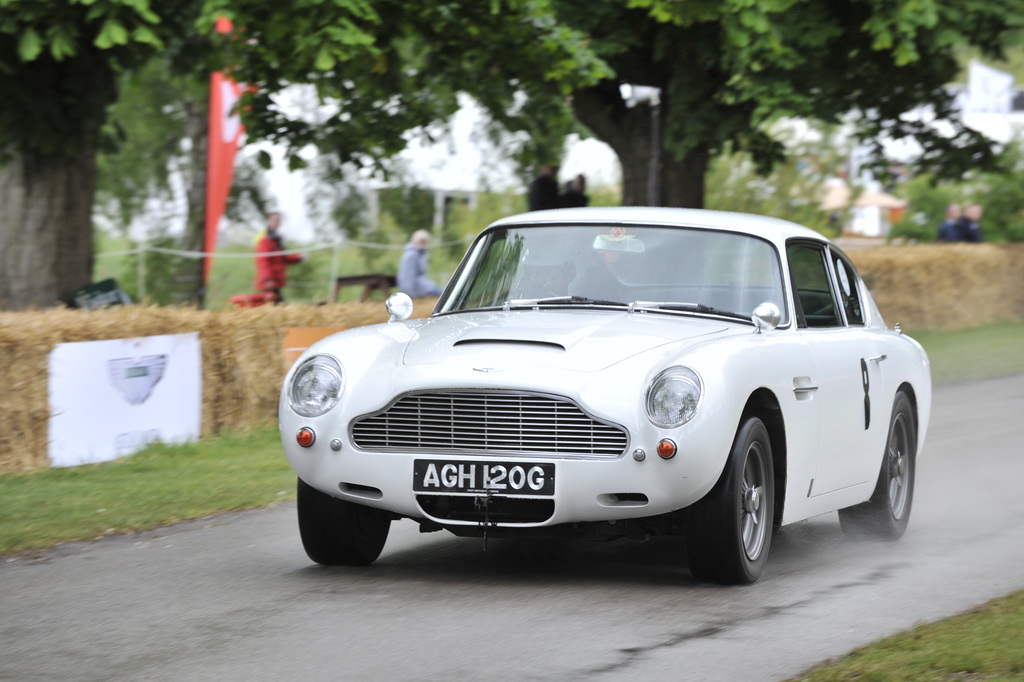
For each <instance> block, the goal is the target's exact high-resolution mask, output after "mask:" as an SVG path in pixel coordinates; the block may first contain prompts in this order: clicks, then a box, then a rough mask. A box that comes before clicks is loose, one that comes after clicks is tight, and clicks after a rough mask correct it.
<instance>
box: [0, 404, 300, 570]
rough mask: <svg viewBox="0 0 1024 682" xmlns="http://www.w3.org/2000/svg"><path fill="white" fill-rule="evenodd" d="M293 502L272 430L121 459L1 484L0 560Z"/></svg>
mask: <svg viewBox="0 0 1024 682" xmlns="http://www.w3.org/2000/svg"><path fill="white" fill-rule="evenodd" d="M293 499H295V474H294V473H293V472H292V469H291V467H290V466H289V465H288V461H287V460H286V459H285V458H284V455H283V454H282V451H281V440H280V437H279V436H278V433H277V428H276V424H272V423H268V424H267V425H266V426H264V427H262V428H258V429H254V430H252V431H250V432H247V433H239V434H225V435H221V436H217V437H214V438H208V439H205V440H203V441H200V442H196V443H188V444H184V445H173V446H172V445H160V444H157V445H154V446H151V447H149V448H147V449H146V450H144V451H142V452H140V453H138V454H136V455H134V456H132V457H127V458H124V459H119V460H115V461H113V462H103V463H101V464H86V465H83V466H78V467H67V468H54V469H45V470H41V471H35V472H31V473H27V474H11V475H6V476H0V519H2V522H0V554H7V553H12V552H23V551H27V550H34V549H42V548H45V547H49V546H51V545H54V544H57V543H60V542H67V541H71V540H91V539H94V538H97V537H101V536H103V535H111V534H115V533H130V532H133V531H138V530H144V529H148V528H155V527H157V526H161V525H165V524H168V523H174V522H176V521H182V520H184V519H191V518H197V517H200V516H205V515H207V514H214V513H217V512H224V511H232V510H239V509H253V508H256V507H265V506H267V505H271V504H274V503H275V502H279V501H281V500H293Z"/></svg>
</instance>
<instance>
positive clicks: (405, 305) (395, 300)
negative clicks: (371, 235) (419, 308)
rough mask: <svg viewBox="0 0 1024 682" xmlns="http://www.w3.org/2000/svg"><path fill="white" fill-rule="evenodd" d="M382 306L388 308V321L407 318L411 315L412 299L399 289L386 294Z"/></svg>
mask: <svg viewBox="0 0 1024 682" xmlns="http://www.w3.org/2000/svg"><path fill="white" fill-rule="evenodd" d="M384 306H385V307H386V308H387V309H388V315H390V316H391V317H390V318H389V319H388V322H394V321H395V320H408V319H409V316H410V315H412V299H411V298H409V294H406V293H403V292H401V291H399V292H397V293H394V294H391V295H390V296H388V300H387V301H385V302H384Z"/></svg>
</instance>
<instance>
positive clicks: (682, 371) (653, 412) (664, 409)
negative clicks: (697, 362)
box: [647, 367, 704, 428]
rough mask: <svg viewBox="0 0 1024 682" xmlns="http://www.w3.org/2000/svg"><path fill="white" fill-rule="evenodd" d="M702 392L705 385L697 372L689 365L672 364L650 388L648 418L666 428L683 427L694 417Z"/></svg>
mask: <svg viewBox="0 0 1024 682" xmlns="http://www.w3.org/2000/svg"><path fill="white" fill-rule="evenodd" d="M703 395H704V386H703V384H702V383H701V380H700V376H698V375H697V373H696V372H694V371H693V370H692V369H690V368H689V367H670V368H668V369H666V370H665V371H664V372H662V373H661V374H659V375H658V376H656V377H655V378H654V381H652V382H651V386H650V388H648V389H647V418H648V419H650V420H651V423H653V424H654V425H655V426H661V427H663V428H675V427H677V426H682V425H683V424H685V423H686V422H688V421H690V420H691V419H693V415H694V414H696V412H697V408H698V407H699V406H700V400H701V398H702V397H703Z"/></svg>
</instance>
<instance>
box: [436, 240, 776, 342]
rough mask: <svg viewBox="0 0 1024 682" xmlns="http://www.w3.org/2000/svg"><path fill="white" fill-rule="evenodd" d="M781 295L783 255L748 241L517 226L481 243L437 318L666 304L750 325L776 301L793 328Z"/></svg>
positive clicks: (765, 244)
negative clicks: (523, 309) (527, 308)
mask: <svg viewBox="0 0 1024 682" xmlns="http://www.w3.org/2000/svg"><path fill="white" fill-rule="evenodd" d="M782 292H783V288H782V276H781V270H780V265H779V257H778V254H777V252H776V251H775V249H774V247H773V246H772V245H771V244H769V243H768V242H766V241H763V240H761V239H758V238H756V237H753V236H750V235H744V234H736V233H732V232H718V231H712V230H699V229H690V228H680V227H646V226H636V227H634V226H629V227H620V226H609V225H604V226H595V225H558V226H549V225H545V226H517V227H508V228H503V229H498V230H493V231H491V232H488V233H487V234H486V235H485V236H484V237H483V238H482V239H480V240H479V241H477V242H476V244H474V246H473V248H472V249H471V250H470V251H469V253H467V254H466V257H465V259H464V261H463V264H462V266H461V267H460V269H459V272H458V273H457V274H456V278H455V281H454V283H453V286H452V287H451V288H450V289H449V290H448V292H447V293H446V295H445V296H444V297H443V298H442V299H441V301H440V302H439V303H438V308H437V312H439V313H446V312H456V311H461V310H472V309H479V308H500V307H503V306H506V305H508V306H510V307H515V306H524V305H531V306H536V305H558V306H577V305H605V306H607V305H614V304H621V305H623V306H626V305H628V304H630V303H633V304H635V306H637V307H651V308H659V307H660V309H666V310H670V309H672V308H671V307H670V306H668V305H667V304H672V303H677V304H694V306H695V308H694V310H696V311H697V312H708V310H707V309H711V310H714V311H721V312H725V313H735V314H738V315H742V316H744V317H746V318H749V316H750V313H751V311H753V309H754V308H755V307H756V306H757V305H758V304H760V303H763V302H765V301H770V302H772V303H775V304H776V305H777V306H778V307H779V310H780V311H782V317H783V319H782V322H781V324H786V323H787V321H788V313H787V309H786V305H785V297H784V296H783V293H782ZM659 304H660V306H659ZM696 307H699V309H697V308H696ZM676 309H678V310H684V309H685V308H681V307H677V308H676ZM694 310H690V312H693V311H694Z"/></svg>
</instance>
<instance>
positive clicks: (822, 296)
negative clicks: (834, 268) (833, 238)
mask: <svg viewBox="0 0 1024 682" xmlns="http://www.w3.org/2000/svg"><path fill="white" fill-rule="evenodd" d="M786 253H787V255H788V256H789V269H790V273H791V276H792V278H793V287H794V292H793V293H794V296H793V298H795V299H796V302H797V306H798V307H799V308H800V310H799V315H798V323H797V324H798V326H800V327H811V328H818V327H841V326H843V318H842V317H841V316H840V314H839V308H838V306H837V305H836V297H835V292H834V291H833V287H832V277H831V275H830V274H829V270H828V262H827V261H826V260H825V254H826V251H825V249H824V247H823V246H818V245H815V244H803V243H794V244H790V245H789V246H787V247H786Z"/></svg>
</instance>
